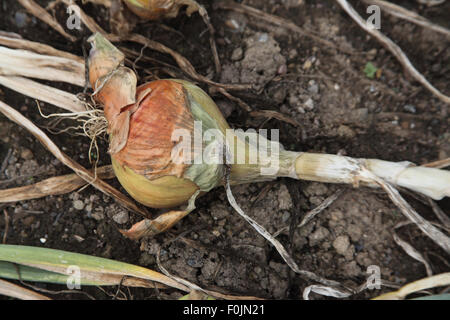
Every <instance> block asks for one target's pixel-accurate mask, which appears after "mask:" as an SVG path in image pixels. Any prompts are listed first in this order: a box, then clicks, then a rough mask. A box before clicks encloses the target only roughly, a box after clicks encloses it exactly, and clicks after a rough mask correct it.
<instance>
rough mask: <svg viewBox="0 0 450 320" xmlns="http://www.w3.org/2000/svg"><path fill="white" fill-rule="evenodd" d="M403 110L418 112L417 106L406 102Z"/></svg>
mask: <svg viewBox="0 0 450 320" xmlns="http://www.w3.org/2000/svg"><path fill="white" fill-rule="evenodd" d="M403 110H405V111H406V112H409V113H416V112H417V109H416V107H415V106H413V105H412V104H405V105H404V106H403Z"/></svg>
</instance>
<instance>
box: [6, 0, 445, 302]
mask: <svg viewBox="0 0 450 320" xmlns="http://www.w3.org/2000/svg"><path fill="white" fill-rule="evenodd" d="M49 2H50V1H38V3H40V4H41V5H43V6H46V5H48V3H49ZM86 2H87V1H86ZM199 2H200V3H202V4H204V5H205V7H206V9H207V10H208V12H209V15H210V17H211V22H212V25H213V26H214V28H215V29H216V42H217V46H218V52H219V57H220V62H221V66H222V72H221V73H220V74H217V73H216V72H215V69H214V64H213V59H212V54H211V49H210V44H209V38H208V37H209V36H208V31H207V29H206V27H205V25H204V23H203V20H202V19H201V18H200V17H199V15H198V14H193V15H192V16H191V17H187V16H186V15H185V14H184V10H182V11H181V12H180V14H179V16H178V17H177V18H175V19H172V20H167V21H163V22H159V23H156V22H146V23H138V24H137V26H136V27H135V32H137V33H140V34H142V35H145V36H147V37H149V38H151V39H153V40H156V41H159V42H161V43H163V44H165V45H167V46H169V47H170V48H173V49H174V50H176V51H177V52H179V53H180V54H182V55H183V56H185V57H186V58H187V59H188V60H189V61H191V63H192V64H193V65H194V67H195V68H196V70H197V71H198V72H199V73H200V74H203V75H207V76H208V77H210V78H211V79H213V80H215V81H219V82H224V83H252V84H253V88H254V89H253V90H249V91H245V92H242V91H240V92H239V91H237V92H233V91H230V93H231V94H232V95H233V96H235V97H238V98H240V99H241V100H242V101H244V102H245V103H247V104H248V105H249V106H251V107H252V109H254V110H260V109H269V110H275V111H277V112H279V113H281V114H282V115H284V116H286V117H287V118H288V119H290V120H291V121H292V120H294V121H296V122H297V123H299V126H294V125H293V124H290V123H287V122H286V121H282V120H279V119H275V118H273V119H268V118H263V117H258V118H256V117H253V116H251V115H250V114H249V113H248V112H247V111H245V110H244V109H243V108H241V107H240V106H239V104H238V103H236V101H233V100H229V99H228V98H226V97H224V96H223V95H220V94H219V93H214V92H211V94H212V96H213V98H214V100H215V101H216V102H217V104H218V106H219V107H220V108H221V110H222V111H223V113H224V115H225V116H226V117H227V120H228V122H229V123H230V125H231V126H232V127H233V128H242V129H247V128H268V129H272V128H275V129H279V130H280V142H281V143H282V144H283V145H284V147H285V148H287V149H291V150H297V151H308V152H312V151H313V152H326V153H339V154H341V155H348V156H352V157H361V158H363V157H364V158H378V159H384V160H391V161H402V160H408V161H411V162H414V163H417V164H422V163H427V162H431V161H435V160H438V159H444V158H447V157H450V131H449V122H450V121H449V116H448V113H449V109H448V106H447V105H445V104H444V103H443V102H441V101H440V100H438V99H437V98H436V97H434V96H433V95H432V94H431V93H430V92H429V91H427V90H426V89H424V88H423V87H422V86H421V85H420V84H418V83H416V82H414V81H413V80H412V79H411V78H410V77H409V76H408V75H407V74H405V73H404V72H403V70H402V67H401V66H400V64H399V63H398V62H397V60H396V59H395V58H394V57H393V56H392V55H391V54H390V52H388V51H387V50H386V49H384V48H383V47H381V46H380V44H379V43H378V42H377V41H376V40H374V39H373V38H371V37H370V36H368V35H367V34H366V33H365V32H364V31H363V30H361V29H360V28H359V27H358V26H357V25H356V24H355V23H354V22H353V21H352V20H351V19H350V18H349V17H348V16H347V15H346V14H345V12H343V11H342V10H341V9H340V7H339V6H338V5H337V4H336V3H335V2H333V1H320V0H317V1H302V0H269V1H257V0H248V1H238V2H242V3H244V4H247V5H249V6H253V7H255V8H258V9H261V10H264V11H265V12H268V13H271V14H275V15H277V16H280V17H283V18H286V19H289V20H291V21H293V22H294V23H295V24H297V25H298V26H300V27H301V28H302V29H303V30H307V31H308V32H311V33H313V34H314V35H316V36H318V37H321V38H323V39H326V40H328V41H329V42H330V43H331V44H332V45H325V44H323V43H321V42H318V41H316V40H314V39H312V38H310V37H307V36H302V35H299V34H296V33H294V32H292V31H289V30H287V29H285V28H282V27H279V26H273V25H271V24H268V23H267V22H264V21H263V20H260V19H257V18H255V17H248V16H245V15H243V14H240V13H236V12H233V11H225V10H222V9H219V8H217V7H216V6H214V4H215V3H216V1H212V3H213V5H212V4H211V2H209V1H199ZM80 3H81V1H80ZM398 3H399V4H401V5H403V6H405V7H406V8H409V9H411V10H413V11H415V12H417V13H419V14H421V15H423V16H424V17H426V18H428V19H429V20H431V21H433V22H435V23H438V24H441V25H443V26H445V27H447V28H450V15H449V14H450V1H447V2H446V3H444V4H442V5H439V6H436V7H425V6H422V5H419V4H418V3H416V2H413V1H398ZM353 5H355V8H356V9H357V10H358V11H359V12H360V13H361V15H363V16H366V14H365V7H364V6H363V5H362V4H360V3H359V2H358V3H357V2H356V1H353ZM83 9H84V10H85V11H86V12H87V13H88V14H89V15H91V16H92V17H94V18H95V19H96V20H97V21H98V22H99V23H100V24H101V25H102V26H103V27H104V28H105V29H107V30H108V29H109V24H108V11H107V10H106V9H104V8H102V7H101V6H98V5H94V4H91V3H87V4H84V5H83ZM0 15H1V16H2V19H1V20H0V30H3V31H8V32H15V33H17V34H20V35H21V36H22V37H23V38H26V39H29V40H33V41H39V42H43V43H46V44H49V45H51V46H53V47H55V48H58V49H61V50H65V51H69V52H72V53H74V54H77V55H80V56H82V55H83V52H82V46H83V38H85V37H86V36H88V35H89V32H88V31H87V30H86V29H82V30H81V31H76V30H74V31H68V32H70V33H71V34H72V35H74V36H75V37H76V38H77V39H78V41H77V42H75V43H72V42H69V41H68V40H67V39H65V38H64V37H62V36H61V35H60V34H59V33H57V32H56V31H54V30H53V29H51V28H50V27H48V26H47V25H46V24H44V23H43V22H41V21H40V20H38V19H36V18H35V17H33V16H31V15H30V14H29V13H28V12H27V11H26V10H25V9H23V8H22V7H21V6H20V5H19V4H17V3H16V2H15V1H2V3H1V4H0ZM54 15H55V17H56V18H57V19H58V21H60V22H61V23H62V24H63V25H64V24H65V23H64V22H65V19H66V18H67V13H66V8H65V7H64V6H63V5H57V6H56V7H55V11H54ZM381 31H382V32H383V33H384V34H386V35H387V36H389V37H390V38H391V39H392V40H393V41H394V42H396V43H397V44H398V45H400V46H401V47H402V48H403V50H404V51H405V53H406V54H407V55H408V57H409V58H410V59H411V61H412V63H413V64H414V65H415V66H416V67H417V69H418V70H419V71H420V72H422V73H423V75H424V76H425V77H426V78H427V79H428V80H429V81H430V82H431V83H432V84H433V85H434V86H435V87H437V88H438V89H439V90H441V91H442V92H444V93H446V94H450V85H449V84H450V81H449V80H450V50H449V41H448V39H446V38H445V36H443V35H440V34H438V33H435V32H433V31H430V30H427V29H423V28H421V27H418V26H416V25H414V24H411V23H409V22H405V21H403V20H400V19H397V18H393V17H391V16H389V15H386V14H384V13H382V16H381ZM119 47H126V48H128V49H131V50H134V51H135V52H136V53H137V54H138V55H139V52H140V51H141V47H140V46H137V45H133V44H130V43H128V42H127V43H122V44H120V45H119ZM143 52H144V54H143V58H141V59H139V60H138V61H136V63H135V67H136V69H137V71H138V73H139V75H140V81H141V82H142V81H145V80H148V79H153V78H155V77H161V78H164V77H173V76H176V77H184V78H186V79H189V78H187V76H186V75H184V74H183V72H182V71H181V70H180V69H179V68H178V67H177V65H176V63H175V62H174V61H173V60H172V59H171V58H170V57H168V56H165V55H162V54H159V53H156V52H154V51H151V50H149V49H146V50H145V51H143ZM146 57H149V58H153V60H148V59H145V58H146ZM136 58H137V57H136V56H129V59H130V61H131V63H132V62H133V61H135V60H136ZM368 62H371V63H372V64H373V66H375V68H377V69H378V72H377V73H376V74H375V76H374V78H373V79H372V78H369V77H368V75H367V72H365V71H364V70H365V67H366V65H367V63H368ZM167 64H169V65H170V68H168V67H167ZM144 70H146V72H144ZM167 70H169V73H167V72H168V71H167ZM366 71H367V69H366ZM198 84H199V85H200V86H201V87H203V88H204V89H205V90H207V91H208V90H209V88H208V87H207V86H205V85H204V84H202V83H198ZM52 85H55V84H52ZM57 86H58V87H59V88H62V89H65V90H69V91H71V92H74V93H76V92H79V91H80V88H78V87H75V86H73V87H72V86H69V85H60V84H58V85H57ZM0 99H1V100H2V101H5V102H6V103H8V104H9V105H11V106H13V107H15V108H16V109H17V110H19V111H20V112H22V113H23V114H24V115H26V116H27V117H28V118H29V119H31V120H32V121H33V122H34V123H36V124H38V125H39V126H41V127H42V128H46V129H50V128H51V129H52V131H51V132H54V131H55V130H56V129H57V128H59V129H61V128H63V127H64V126H66V125H68V124H70V121H64V122H62V123H59V124H55V123H54V122H51V121H50V120H49V119H44V118H43V117H42V116H41V115H40V114H39V112H38V110H37V108H36V103H35V102H34V101H33V100H32V99H28V98H25V97H24V96H22V95H20V94H17V93H15V92H12V91H10V90H8V89H6V88H4V87H0ZM42 108H43V112H44V113H47V114H48V113H52V112H57V110H58V109H57V108H55V107H52V106H49V105H46V104H42ZM55 125H56V127H55ZM46 132H47V133H48V134H49V135H50V137H51V138H52V139H54V141H55V142H56V143H57V144H58V145H59V146H60V147H62V149H63V150H64V151H65V152H66V153H67V154H68V155H69V156H71V157H72V158H73V159H75V160H76V161H78V162H79V163H81V164H82V165H83V166H85V167H92V165H91V164H90V163H89V161H88V152H89V144H90V141H89V139H87V138H85V137H80V136H74V135H71V134H68V133H60V134H52V133H51V132H50V131H46ZM106 150H107V147H106V143H105V141H100V152H101V154H100V159H99V163H98V165H104V164H109V163H110V159H109V157H108V155H107V153H106ZM0 164H4V166H2V168H1V169H2V172H0V189H4V188H11V187H16V186H22V185H27V184H31V183H35V182H37V181H40V180H42V179H45V178H48V177H51V176H57V175H62V174H66V173H70V170H69V169H68V168H67V167H65V166H64V165H62V164H61V163H60V162H59V161H58V160H55V158H54V157H53V156H52V155H51V154H50V153H49V152H48V151H47V150H46V149H45V148H44V147H42V145H41V144H40V143H39V142H38V141H37V140H36V139H34V138H33V137H32V136H31V135H30V134H29V133H27V131H26V130H24V129H22V128H21V127H19V126H17V125H15V124H13V123H11V122H10V121H8V120H7V119H6V118H5V117H3V116H0ZM110 183H111V184H112V185H113V186H115V187H117V188H119V189H120V190H122V191H124V190H123V189H122V188H121V186H120V184H119V183H118V182H117V180H111V181H110ZM339 190H341V194H340V196H339V197H338V199H337V200H336V201H335V202H334V203H333V204H332V205H331V206H330V207H328V208H327V209H325V210H324V211H323V212H321V213H320V214H318V215H317V216H316V217H315V218H314V219H313V220H312V221H311V222H309V223H308V224H306V225H305V226H303V227H301V228H294V227H293V228H292V230H293V231H292V232H289V231H284V232H281V234H280V235H279V236H278V239H279V240H280V241H281V242H282V244H283V245H284V246H285V247H286V248H287V249H288V251H289V252H290V253H291V255H292V257H293V258H294V260H295V261H296V262H297V263H298V264H299V266H300V268H301V269H304V270H308V271H311V272H314V273H316V274H318V275H320V276H323V277H326V278H329V279H334V280H337V281H340V282H342V283H344V284H346V285H349V286H352V287H357V286H359V285H361V284H363V283H365V281H366V279H367V277H368V275H369V274H368V273H367V269H368V267H369V266H373V265H375V266H378V267H379V269H380V272H381V278H382V279H383V280H386V281H389V282H391V283H393V284H396V285H402V284H406V283H408V282H410V281H413V280H417V279H420V278H423V277H426V271H425V268H424V266H423V265H422V264H421V263H420V262H418V261H416V260H414V259H412V258H411V257H410V256H408V255H407V254H406V253H405V252H404V251H403V249H402V248H401V247H399V246H398V245H397V244H396V243H395V241H394V240H393V228H394V226H395V225H396V224H397V223H398V222H401V221H404V220H405V218H404V217H403V215H402V214H401V213H400V211H399V210H398V209H397V207H396V206H395V205H394V204H392V203H391V201H390V200H389V198H388V197H387V196H386V195H385V194H384V193H383V192H381V191H380V190H375V189H369V188H358V189H356V188H353V187H352V186H344V185H330V184H323V183H314V182H306V181H294V180H290V179H287V178H286V179H278V180H276V181H273V182H269V183H256V184H252V185H243V186H237V187H234V188H233V193H234V195H235V197H236V199H237V202H238V203H239V204H240V205H241V207H242V209H243V210H244V211H245V212H246V213H247V214H249V215H250V216H251V217H252V218H254V219H255V220H257V221H258V222H259V223H261V224H262V225H263V226H264V227H266V228H267V230H268V231H269V232H271V233H272V234H273V233H275V232H276V231H278V230H280V229H282V228H284V227H286V226H295V225H297V224H298V223H299V221H301V219H302V218H303V216H304V215H305V214H306V213H307V212H308V211H309V210H311V209H313V208H315V207H316V206H318V205H320V204H321V203H322V202H323V201H324V200H325V199H326V198H327V197H329V196H331V195H333V194H334V193H335V192H337V191H339ZM124 192H125V191H124ZM405 197H406V199H407V200H408V202H409V203H410V204H411V205H413V206H414V208H416V210H418V212H420V214H421V215H423V216H424V217H425V218H427V219H429V220H431V221H437V219H436V217H435V216H434V215H433V212H432V210H431V209H430V208H429V207H427V206H425V205H423V204H422V203H421V202H419V201H417V200H416V199H415V198H413V197H411V196H410V195H407V194H405ZM438 205H439V206H440V207H441V208H442V209H443V210H444V212H446V213H447V214H448V213H449V212H450V201H449V200H448V199H446V200H442V201H439V202H438ZM2 208H4V209H6V210H7V212H8V215H9V216H10V217H11V222H10V225H9V231H8V234H7V237H6V243H8V244H22V245H32V246H40V247H47V248H55V249H63V250H68V251H73V252H78V253H84V254H90V255H96V256H101V257H106V258H111V259H116V260H119V261H124V262H128V263H132V264H137V265H140V266H144V267H148V268H150V269H154V270H158V267H157V265H156V254H157V252H158V251H159V250H160V249H161V263H162V264H163V265H164V266H165V268H166V269H167V270H168V271H169V272H170V273H172V274H174V275H177V276H179V277H182V278H184V279H187V280H189V281H192V282H194V283H196V284H198V285H200V286H202V287H204V288H208V289H212V290H216V291H220V292H225V293H229V294H235V295H253V296H258V297H263V298H272V299H301V298H302V292H303V290H304V289H305V288H306V287H307V286H308V285H311V284H313V282H311V281H306V280H304V279H302V278H300V277H299V276H298V275H296V274H295V273H293V272H292V271H290V269H289V267H288V266H287V265H286V263H284V261H283V260H282V259H281V257H280V256H279V254H278V253H277V252H276V250H275V249H274V248H273V247H272V246H271V245H270V244H269V243H268V242H267V241H266V240H265V239H264V238H263V237H261V236H260V235H259V234H258V233H257V232H256V231H255V230H253V228H252V227H251V226H250V225H249V224H247V223H246V222H245V221H244V220H243V219H242V218H241V217H240V216H239V215H238V214H237V213H236V212H235V211H234V210H233V209H232V208H231V206H230V205H229V204H228V202H227V200H226V195H225V191H224V190H223V188H218V189H215V190H213V191H211V192H210V193H209V194H207V195H205V196H203V197H201V198H200V199H199V200H198V201H197V209H196V210H195V211H194V212H193V213H191V214H190V215H189V216H188V217H186V218H185V219H183V220H182V221H181V222H180V223H178V224H177V225H176V226H175V227H174V228H173V229H172V230H170V231H169V232H167V233H165V234H160V235H158V236H156V237H155V238H147V239H143V240H142V241H132V240H129V239H126V238H124V237H123V236H122V235H121V234H120V233H119V231H118V229H119V228H129V227H130V226H131V225H132V224H133V223H135V222H138V221H139V220H140V219H141V218H140V216H138V215H137V214H134V213H131V212H128V211H127V210H125V209H123V208H121V207H120V206H119V205H118V204H116V203H115V201H114V200H113V199H111V198H109V197H107V196H104V195H103V194H102V193H101V192H99V191H97V190H95V189H94V188H92V187H87V188H84V189H82V190H79V191H78V192H74V193H71V194H67V195H63V196H49V197H45V198H42V199H36V200H31V201H23V202H20V203H11V204H7V205H3V206H2ZM149 210H150V211H151V212H152V214H155V215H156V214H158V213H161V212H163V211H161V210H155V209H149ZM2 211H3V210H2ZM4 231H5V218H4V215H3V214H1V215H0V238H2V237H3V234H4ZM398 234H399V236H400V237H401V238H402V239H403V240H405V241H407V242H408V243H410V244H411V245H412V246H414V247H415V248H416V249H417V250H418V251H419V252H421V253H422V254H423V255H424V257H425V258H426V259H427V260H428V261H429V262H430V264H431V267H432V270H433V272H434V273H436V274H437V273H442V272H446V271H447V272H448V271H449V270H450V265H449V259H448V255H446V253H445V252H444V251H443V250H442V249H440V248H439V247H438V246H437V245H436V244H434V243H433V242H432V241H431V240H430V239H429V238H427V237H426V236H425V235H424V234H423V233H422V232H421V231H420V230H418V229H417V228H416V227H415V226H412V225H408V226H406V227H403V228H401V229H399V230H398ZM39 286H41V287H42V288H46V289H51V290H63V289H64V288H63V287H62V286H56V285H47V284H39ZM82 290H83V291H84V292H88V293H89V294H91V295H92V296H93V297H95V298H96V299H111V297H112V296H114V295H115V292H116V290H117V288H116V287H107V288H105V289H104V290H100V289H98V288H96V287H84V288H82ZM391 290H392V289H390V288H386V287H382V288H381V289H380V290H366V291H363V292H362V293H360V294H357V295H354V296H352V297H351V298H352V299H367V298H371V297H375V296H377V295H379V294H381V293H383V292H387V291H391ZM122 291H123V292H124V295H123V296H122V295H119V296H118V297H119V298H124V297H125V296H126V298H127V299H157V298H159V299H175V298H179V297H181V295H182V293H181V292H180V291H177V290H173V289H170V290H160V291H156V290H149V289H136V288H130V289H129V290H124V289H122ZM436 292H439V291H436ZM53 297H54V298H57V299H80V298H81V299H85V298H86V296H84V295H83V294H79V293H70V294H67V293H64V294H58V295H54V296H53ZM311 298H313V299H323V297H322V296H320V295H316V294H311Z"/></svg>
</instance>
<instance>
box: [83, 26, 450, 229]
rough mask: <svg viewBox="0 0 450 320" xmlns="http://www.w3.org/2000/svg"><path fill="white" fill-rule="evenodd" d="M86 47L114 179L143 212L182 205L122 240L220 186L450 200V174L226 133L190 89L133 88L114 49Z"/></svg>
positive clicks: (159, 224)
mask: <svg viewBox="0 0 450 320" xmlns="http://www.w3.org/2000/svg"><path fill="white" fill-rule="evenodd" d="M90 42H91V44H92V49H91V52H90V57H89V78H90V82H91V85H92V88H93V89H94V94H93V96H94V98H95V99H96V100H97V101H98V102H99V103H100V104H102V105H103V108H104V113H105V117H106V119H107V121H108V130H107V131H108V133H109V150H108V152H109V153H110V156H111V159H112V165H113V168H114V172H115V174H116V176H117V178H118V180H119V181H120V183H121V184H122V186H123V187H124V188H125V189H126V190H127V192H128V193H129V194H130V195H131V196H132V197H133V198H135V199H136V200H137V201H139V202H140V203H142V204H144V205H146V206H149V207H153V208H171V207H176V206H179V205H181V204H184V203H187V202H189V203H190V205H189V206H188V208H187V209H185V210H181V211H171V212H170V213H171V214H172V216H171V218H170V219H168V218H167V217H168V216H165V217H163V218H160V219H159V218H157V219H159V220H157V219H155V220H144V222H142V224H139V225H138V226H134V227H133V228H134V230H132V231H133V232H131V231H130V232H131V233H128V235H133V236H134V237H140V236H143V235H153V234H156V233H158V232H160V231H164V230H166V229H167V228H169V227H170V226H171V225H173V224H174V223H175V222H176V221H178V220H179V219H181V218H182V217H183V216H185V215H186V214H188V213H189V212H190V211H191V210H192V209H193V208H194V207H193V203H194V201H195V198H196V197H197V195H199V194H201V193H205V192H208V191H210V190H211V189H213V188H215V187H217V186H221V185H224V184H225V182H226V181H227V179H228V181H229V182H230V183H231V184H241V183H250V182H256V181H267V180H272V179H276V178H277V177H290V178H294V179H303V180H311V181H321V182H329V183H350V184H353V185H355V186H357V185H359V184H363V185H368V186H373V187H379V186H380V185H382V184H381V183H380V181H381V180H380V179H382V180H383V181H386V182H388V183H391V184H394V185H398V186H402V187H406V188H409V189H411V190H414V191H417V192H420V193H423V194H425V195H427V196H429V197H431V198H433V199H441V198H443V197H444V196H450V172H449V171H445V170H439V169H434V168H426V167H417V166H414V165H413V164H412V163H409V162H397V163H393V162H388V161H382V160H377V159H355V158H350V157H343V156H337V155H329V154H315V153H304V152H292V151H287V150H284V149H283V147H282V145H281V144H280V143H279V142H277V141H270V140H268V139H267V137H266V136H264V135H263V134H261V133H257V132H256V131H247V132H242V131H239V130H231V129H230V127H229V126H228V124H227V122H226V120H225V119H224V117H223V116H222V114H221V112H220V111H219V109H218V108H217V106H216V104H215V103H214V101H213V100H212V99H211V98H210V97H209V96H208V95H207V94H206V93H205V92H204V91H203V90H202V89H200V88H199V87H197V86H196V85H194V84H192V83H190V82H187V81H183V80H176V79H170V80H157V81H153V82H149V83H145V84H142V85H140V86H137V79H136V75H135V73H134V72H133V71H132V70H131V69H129V68H127V67H125V66H124V65H123V61H124V55H123V54H122V53H121V52H120V51H119V50H118V49H116V48H115V47H114V46H113V45H112V44H111V43H110V42H109V41H108V40H106V39H105V38H104V37H103V36H102V35H100V34H95V35H93V36H92V37H91V38H90ZM211 133H212V134H211ZM208 134H209V135H208ZM198 137H200V140H199V139H198ZM273 138H274V137H273V136H272V139H273ZM180 145H181V146H184V148H179V147H180ZM186 160H188V161H186ZM169 216H170V215H169ZM133 228H132V229H133ZM149 230H150V231H149Z"/></svg>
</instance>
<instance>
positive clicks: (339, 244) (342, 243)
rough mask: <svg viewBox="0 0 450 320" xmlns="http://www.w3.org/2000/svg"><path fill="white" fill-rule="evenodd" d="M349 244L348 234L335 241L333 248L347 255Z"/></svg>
mask: <svg viewBox="0 0 450 320" xmlns="http://www.w3.org/2000/svg"><path fill="white" fill-rule="evenodd" d="M349 246H350V239H349V238H348V236H339V237H337V238H336V239H335V240H334V241H333V248H334V249H335V250H336V252H337V253H339V254H341V255H345V253H346V251H347V249H348V247H349Z"/></svg>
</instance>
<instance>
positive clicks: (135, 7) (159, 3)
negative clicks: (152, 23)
mask: <svg viewBox="0 0 450 320" xmlns="http://www.w3.org/2000/svg"><path fill="white" fill-rule="evenodd" d="M124 1H125V4H126V5H127V7H128V8H129V9H130V10H131V11H132V12H133V13H134V14H135V15H137V16H139V17H141V18H142V19H145V20H158V19H162V18H175V17H176V16H177V15H178V11H179V10H180V8H181V7H182V6H184V5H187V6H188V8H187V11H186V14H187V15H188V16H190V15H191V14H192V13H193V12H195V11H198V8H199V5H198V4H197V2H195V1H194V0H124Z"/></svg>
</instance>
